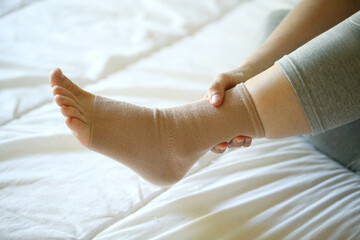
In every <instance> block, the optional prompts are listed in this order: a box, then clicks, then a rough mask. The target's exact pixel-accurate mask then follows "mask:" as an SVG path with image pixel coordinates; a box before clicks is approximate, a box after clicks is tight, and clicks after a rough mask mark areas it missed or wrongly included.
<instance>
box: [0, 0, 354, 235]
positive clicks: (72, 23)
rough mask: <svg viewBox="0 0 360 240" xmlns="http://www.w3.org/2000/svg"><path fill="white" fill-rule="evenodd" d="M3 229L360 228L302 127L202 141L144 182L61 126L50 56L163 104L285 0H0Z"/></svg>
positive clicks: (319, 231) (110, 91) (102, 83)
mask: <svg viewBox="0 0 360 240" xmlns="http://www.w3.org/2000/svg"><path fill="white" fill-rule="evenodd" d="M0 3H1V4H0V9H2V10H1V11H0V30H1V34H0V102H1V111H0V239H254V238H259V239H360V237H359V236H360V228H359V226H360V178H359V176H357V175H355V174H353V173H351V172H349V171H348V170H346V169H344V168H343V167H341V166H340V165H339V164H337V163H335V162H333V161H331V160H330V159H328V158H327V157H326V156H324V155H322V154H320V153H319V152H317V151H316V150H314V149H313V148H312V147H311V146H310V145H308V144H307V143H306V142H304V141H303V140H302V139H301V138H288V139H282V140H277V141H270V140H255V141H254V143H253V145H252V147H251V148H247V149H237V150H232V151H229V152H228V153H226V154H223V155H221V156H218V155H215V154H211V153H208V154H207V155H205V156H204V157H203V158H202V159H201V160H200V161H199V162H198V163H197V164H195V166H194V167H193V168H192V169H191V170H190V172H189V173H188V174H187V176H186V177H185V178H184V179H183V180H181V181H180V182H179V183H177V184H175V185H174V186H172V187H170V188H160V187H157V186H153V185H151V184H149V183H147V182H146V181H144V180H142V179H141V178H140V177H138V176H137V175H136V174H135V173H133V172H132V171H131V170H129V169H128V168H126V167H124V166H122V165H121V164H119V163H117V162H115V161H113V160H111V159H108V158H106V157H104V156H102V155H99V154H97V153H94V152H90V151H88V150H86V149H85V148H84V147H82V146H81V145H80V144H79V143H77V142H76V140H75V139H74V138H73V137H72V135H71V133H70V131H69V130H68V129H67V128H66V126H65V124H64V123H63V117H62V116H61V114H60V112H59V111H58V108H57V106H56V105H55V104H54V103H53V102H52V97H51V89H50V87H49V86H48V80H47V77H48V72H49V71H50V70H51V69H52V68H53V67H56V66H59V67H61V68H62V70H63V71H64V72H65V73H66V74H67V75H68V77H70V78H71V79H73V80H75V81H76V82H77V83H78V84H79V85H80V86H82V87H85V89H87V90H89V91H92V92H95V93H97V94H101V95H104V96H107V97H114V98H117V99H121V100H125V101H129V102H132V103H136V104H140V105H144V106H150V107H154V106H156V107H167V106H174V105H177V104H182V103H187V102H190V101H193V100H197V99H199V98H201V97H203V95H204V93H205V91H206V89H207V87H208V85H209V83H210V81H211V78H212V76H214V75H215V74H216V73H218V72H221V71H226V70H228V69H231V68H233V67H235V66H236V65H237V64H239V63H240V61H241V59H243V58H244V57H245V56H246V55H248V54H250V53H251V51H252V50H253V49H254V48H255V47H256V43H257V42H258V40H259V39H258V38H259V34H258V33H259V31H261V30H260V29H261V27H262V26H263V25H264V24H265V23H264V21H265V16H266V15H267V14H268V13H269V12H270V11H271V10H274V9H279V8H284V7H286V8H290V7H292V6H293V5H294V1H291V2H288V1H285V0H277V1H271V3H270V1H266V0H256V1H241V0H227V1H224V0H222V1H217V0H202V1H190V0H188V1H185V0H182V1H175V0H172V1H161V0H152V1H141V0H137V1H133V0H131V1H130V0H129V1H115V0H106V1H85V0H83V1H55V0H54V1H50V0H49V1H29V0H23V1H21V0H17V1H11V0H7V1H0Z"/></svg>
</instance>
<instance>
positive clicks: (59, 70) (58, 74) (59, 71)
mask: <svg viewBox="0 0 360 240" xmlns="http://www.w3.org/2000/svg"><path fill="white" fill-rule="evenodd" d="M56 74H57V76H58V78H62V77H63V76H64V75H63V73H62V71H61V69H60V68H58V70H57V71H56Z"/></svg>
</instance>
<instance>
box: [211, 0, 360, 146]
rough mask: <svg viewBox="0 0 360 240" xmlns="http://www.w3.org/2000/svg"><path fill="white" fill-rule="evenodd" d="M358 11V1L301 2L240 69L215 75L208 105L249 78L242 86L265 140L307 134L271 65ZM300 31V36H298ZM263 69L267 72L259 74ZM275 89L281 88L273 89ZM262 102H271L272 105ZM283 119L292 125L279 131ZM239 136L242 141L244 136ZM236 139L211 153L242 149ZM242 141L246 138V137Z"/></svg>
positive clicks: (295, 104) (287, 89)
mask: <svg viewBox="0 0 360 240" xmlns="http://www.w3.org/2000/svg"><path fill="white" fill-rule="evenodd" d="M359 9H360V1H358V0H316V1H315V0H303V1H301V2H300V3H299V4H298V5H297V6H296V7H295V8H294V9H293V10H292V11H291V12H290V13H289V14H288V15H287V16H286V17H285V18H284V20H283V21H282V22H281V23H280V24H279V26H278V27H277V28H276V29H275V30H274V31H273V33H272V34H271V35H270V36H269V37H268V38H267V39H266V40H265V42H264V43H263V44H261V45H260V46H259V48H258V49H257V50H256V51H255V52H254V53H253V54H251V55H250V56H249V57H247V58H246V59H245V60H244V61H243V62H242V63H241V64H240V66H239V67H237V68H236V69H234V70H232V71H229V72H226V73H222V74H218V75H216V76H215V78H214V79H213V81H212V83H211V85H210V87H209V89H208V93H207V97H208V98H209V101H210V103H211V104H212V105H213V106H214V107H217V106H220V105H221V103H222V99H223V96H224V91H225V90H227V89H229V88H232V87H234V86H236V85H237V84H239V83H241V82H245V81H247V80H248V79H250V80H249V83H245V85H246V86H247V88H248V90H249V92H250V94H251V96H252V98H253V100H254V102H255V105H256V107H257V110H258V112H259V115H260V118H261V120H262V121H265V122H263V124H264V128H265V132H266V137H268V138H280V137H284V136H288V135H290V136H294V135H300V134H304V133H307V132H309V128H308V124H306V123H305V122H304V121H305V119H304V118H303V115H302V114H303V112H302V109H301V107H300V108H299V103H298V101H296V100H295V99H294V96H295V94H294V92H293V89H292V88H291V86H290V84H289V83H288V84H287V83H286V78H285V77H284V74H283V73H282V74H281V73H280V71H281V69H279V67H277V66H272V65H273V63H274V62H275V61H276V60H277V59H279V58H281V57H282V56H283V55H286V54H289V53H290V52H292V51H293V50H295V49H296V48H298V47H300V46H301V45H303V44H304V43H306V42H308V41H309V40H311V39H312V38H314V37H316V36H318V35H319V34H321V33H323V32H325V31H326V30H328V29H330V28H331V27H333V26H335V25H336V24H338V23H339V22H341V21H343V20H344V19H346V18H347V17H349V16H351V15H352V14H354V13H355V12H357V11H358V10H359ZM294 29H296V31H294ZM299 32H300V33H301V34H299ZM270 69H271V70H270ZM265 70H266V73H264V74H262V72H263V71H265ZM258 74H259V75H261V77H259V76H257V75H258ZM270 74H274V76H277V78H278V80H276V79H274V78H272V77H271V76H269V75H270ZM264 79H267V80H271V83H267V82H266V81H265V80H264ZM257 82H258V83H257ZM260 83H261V84H260ZM264 86H266V88H269V89H268V91H269V92H270V91H274V92H281V93H283V94H286V97H285V98H284V99H282V100H283V101H284V102H286V103H287V104H281V102H277V101H278V100H280V99H277V96H276V95H273V96H272V97H274V99H272V98H271V96H270V94H268V93H266V91H264ZM277 87H279V88H280V89H276V88H277ZM260 93H262V94H264V95H262V94H260ZM265 95H266V96H265ZM264 99H267V100H268V101H270V103H271V104H269V102H267V101H265V100H264ZM276 102H277V103H276ZM278 104H280V105H278ZM275 106H276V107H275ZM289 107H294V109H297V111H298V112H297V113H296V112H292V111H289ZM270 110H273V111H276V112H277V113H278V114H279V113H288V114H290V115H287V116H284V115H277V116H276V115H275V114H271V113H270V112H269V111H270ZM300 113H302V114H300ZM270 115H273V117H272V118H271V117H270ZM280 116H281V117H280ZM285 117H289V119H291V121H293V123H289V122H287V123H286V128H281V127H280V126H279V124H277V123H283V122H284V121H285V120H284V118H285ZM297 117H300V118H297ZM289 121H290V120H289ZM296 124H300V125H299V126H298V125H296ZM265 125H266V126H265ZM293 127H295V128H293ZM299 128H300V129H299ZM239 137H242V138H244V136H239ZM239 137H236V138H234V139H232V140H231V141H230V142H229V143H220V144H218V145H216V146H215V147H213V148H212V151H213V152H215V153H223V152H224V151H226V148H227V147H241V146H244V145H242V144H236V143H235V141H234V140H236V139H238V138H239ZM245 138H246V139H248V138H249V137H245ZM246 146H248V145H246Z"/></svg>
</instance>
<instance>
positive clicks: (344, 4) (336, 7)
mask: <svg viewBox="0 0 360 240" xmlns="http://www.w3.org/2000/svg"><path fill="white" fill-rule="evenodd" d="M359 9H360V1H358V0H356V1H355V0H303V1H301V2H300V3H299V4H298V5H297V6H296V7H295V8H294V9H293V10H292V11H291V12H290V13H289V14H288V15H287V16H286V17H285V18H284V20H283V21H282V22H281V23H280V24H279V26H278V27H277V28H276V29H275V30H274V31H273V33H272V34H271V35H270V36H269V37H268V38H267V39H266V40H265V42H264V43H263V44H262V45H260V46H259V47H258V49H257V50H256V51H255V52H254V53H253V54H251V55H250V56H249V57H247V58H246V59H245V60H244V61H243V62H242V63H241V64H240V67H241V68H242V69H243V70H244V72H245V74H246V75H247V77H248V78H251V77H253V76H255V75H256V74H259V73H260V72H262V71H264V70H265V69H267V68H269V67H271V66H272V65H273V64H274V62H275V61H276V60H278V59H279V58H281V57H282V56H283V55H286V54H289V53H290V52H292V51H294V50H295V49H297V48H298V47H300V46H301V45H303V44H304V43H306V42H308V41H309V40H311V39H312V38H314V37H316V36H317V35H319V34H321V33H322V32H324V31H326V30H328V29H330V28H331V27H333V26H335V25H336V24H338V23H339V22H341V21H342V20H344V19H345V18H347V17H349V16H350V15H352V14H353V13H355V12H356V11H358V10H359Z"/></svg>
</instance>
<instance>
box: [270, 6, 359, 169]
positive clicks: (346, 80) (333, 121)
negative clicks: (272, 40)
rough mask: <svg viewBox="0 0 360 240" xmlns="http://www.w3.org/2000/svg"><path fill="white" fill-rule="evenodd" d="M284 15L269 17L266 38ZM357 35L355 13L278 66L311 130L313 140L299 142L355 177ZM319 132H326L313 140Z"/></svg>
mask: <svg viewBox="0 0 360 240" xmlns="http://www.w3.org/2000/svg"><path fill="white" fill-rule="evenodd" d="M286 12H287V11H284V10H280V11H275V12H273V13H272V14H271V15H270V17H271V18H272V19H273V20H272V21H267V28H268V30H267V33H269V32H271V31H273V30H274V29H275V27H276V26H277V25H278V24H279V23H280V21H281V20H282V19H283V18H284V17H285V15H286ZM269 23H272V24H269ZM359 32H360V12H357V13H356V14H354V15H353V16H351V17H350V18H348V19H347V20H345V21H344V22H342V23H340V24H339V25H337V26H335V27H334V28H333V29H331V30H329V31H327V32H326V33H324V34H322V35H320V36H319V37H317V38H315V39H314V40H312V41H310V42H309V43H307V44H305V45H304V46H302V47H300V48H299V49H297V50H296V51H295V52H293V53H291V54H289V55H288V56H284V57H283V58H282V59H280V60H279V61H277V63H278V64H279V65H280V66H281V67H282V68H283V70H284V72H285V74H286V75H287V77H288V79H289V81H290V82H291V84H292V86H293V87H294V90H295V92H296V94H297V97H298V99H299V101H300V103H301V104H302V107H303V109H304V112H305V114H306V117H307V119H308V121H309V123H310V125H311V128H312V131H313V134H312V135H305V136H304V138H305V139H306V140H307V141H309V142H310V143H311V144H312V145H313V146H314V147H315V148H316V149H318V150H319V151H321V152H322V153H324V154H326V155H328V156H329V157H331V158H332V159H334V160H336V161H337V162H339V163H340V164H342V165H343V166H345V167H347V168H348V169H350V170H352V171H354V172H356V173H357V174H360V119H359V115H360V114H359V108H360V103H359V100H360V88H359V82H360V60H359V58H360V51H359V49H360V42H359V41H360V33H359ZM355 119H358V120H355ZM352 120H355V121H353V122H351V121H352ZM347 122H350V123H348V124H346V123H347ZM336 126H339V127H336ZM334 127H335V128H334ZM328 129H330V130H328ZM326 130H327V131H326ZM323 131H326V132H324V133H320V134H316V133H319V132H323Z"/></svg>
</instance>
